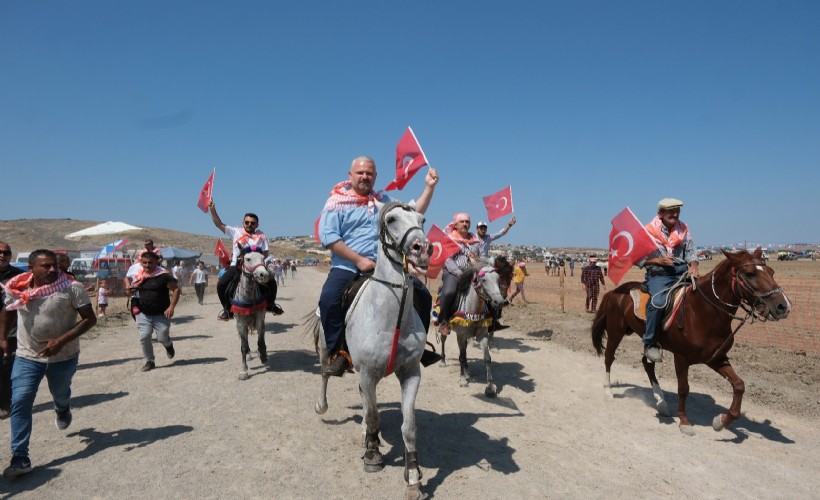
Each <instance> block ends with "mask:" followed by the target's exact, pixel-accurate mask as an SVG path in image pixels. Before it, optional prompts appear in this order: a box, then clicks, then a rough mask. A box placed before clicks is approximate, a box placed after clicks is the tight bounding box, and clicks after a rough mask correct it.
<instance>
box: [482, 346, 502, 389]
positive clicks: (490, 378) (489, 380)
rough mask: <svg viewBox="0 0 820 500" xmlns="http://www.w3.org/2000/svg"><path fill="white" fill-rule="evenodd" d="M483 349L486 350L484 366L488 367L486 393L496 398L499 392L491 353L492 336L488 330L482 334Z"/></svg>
mask: <svg viewBox="0 0 820 500" xmlns="http://www.w3.org/2000/svg"><path fill="white" fill-rule="evenodd" d="M481 349H482V350H483V351H484V367H485V368H486V369H487V387H485V388H484V395H485V396H487V397H488V398H494V397H495V396H496V395H497V394H498V393H497V390H496V387H495V384H494V383H493V368H492V364H493V358H492V356H491V355H490V337H489V334H488V333H487V332H486V331H485V332H484V335H482V336H481Z"/></svg>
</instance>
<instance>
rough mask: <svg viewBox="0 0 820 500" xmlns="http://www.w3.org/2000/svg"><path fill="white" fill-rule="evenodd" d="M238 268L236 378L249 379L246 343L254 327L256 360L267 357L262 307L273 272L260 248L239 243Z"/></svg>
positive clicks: (234, 301)
mask: <svg viewBox="0 0 820 500" xmlns="http://www.w3.org/2000/svg"><path fill="white" fill-rule="evenodd" d="M236 266H237V268H238V269H239V271H240V272H239V282H238V285H237V287H236V291H235V292H234V294H233V298H232V299H231V312H232V313H233V314H234V318H236V331H237V332H238V333H239V339H240V341H241V346H240V350H241V352H242V371H241V372H240V374H239V380H247V379H248V360H250V359H251V348H250V346H249V345H248V334H249V333H253V332H254V331H256V334H257V335H258V340H257V341H256V346H257V348H258V349H259V361H260V362H261V363H262V364H265V363H267V361H268V351H267V346H266V345H265V311H266V309H267V307H268V299H267V293H266V290H265V288H264V286H262V285H264V284H265V283H267V282H268V280H269V279H270V277H271V276H272V273H271V272H270V271H269V270H268V269H267V267H266V266H265V256H264V255H263V254H262V252H261V251H260V249H259V248H257V247H250V246H246V247H244V248H241V247H240V254H239V258H238V259H237V261H236Z"/></svg>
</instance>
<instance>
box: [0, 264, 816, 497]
mask: <svg viewBox="0 0 820 500" xmlns="http://www.w3.org/2000/svg"><path fill="white" fill-rule="evenodd" d="M323 279H324V275H323V274H322V273H321V272H320V271H318V270H316V269H311V268H301V269H300V270H299V275H298V277H297V279H296V280H295V281H292V280H288V281H287V286H286V287H284V288H282V289H281V291H280V301H279V302H280V303H281V304H282V306H283V307H284V308H285V310H286V313H285V315H283V316H281V317H278V318H274V317H272V316H268V327H269V329H270V330H272V331H273V334H272V335H269V336H268V352H269V356H270V359H269V361H268V364H267V368H265V367H262V366H261V365H260V364H259V361H258V358H255V359H254V360H253V362H251V375H252V376H251V379H250V380H248V381H245V382H241V381H239V380H238V379H237V376H238V374H239V342H238V339H237V336H236V332H235V327H234V324H233V323H230V324H227V323H222V322H217V321H215V320H213V318H214V315H215V312H216V306H215V304H216V297H215V296H213V295H211V296H208V297H207V299H206V301H207V304H206V306H199V305H197V304H196V301H195V300H194V299H193V291H192V290H190V289H186V291H185V295H184V300H183V302H181V304H180V306H179V307H178V309H177V317H176V319H175V321H174V325H173V327H172V336H173V337H174V338H175V343H176V350H177V358H176V359H175V360H173V362H170V361H168V360H166V359H165V356H164V351H163V349H162V348H161V347H160V346H157V351H156V352H157V364H158V367H157V369H156V370H154V371H152V372H149V373H140V372H139V367H140V366H141V365H142V360H141V359H140V348H139V344H138V341H137V334H136V330H135V328H134V326H133V323H131V322H130V320H129V323H128V324H127V325H126V326H123V327H104V328H99V329H97V330H96V331H95V332H92V334H91V335H90V336H89V339H87V340H85V341H84V342H83V345H82V353H81V355H80V369H79V371H78V373H77V376H76V377H75V379H74V399H73V403H74V407H75V410H74V422H73V425H72V426H71V427H70V428H69V429H68V430H67V431H58V430H57V429H56V428H55V427H54V424H53V420H54V413H53V411H52V410H51V402H50V397H49V395H48V390H47V388H46V386H45V384H44V385H43V386H41V388H40V393H39V395H38V398H37V401H36V403H35V415H34V430H33V438H32V443H31V458H32V461H33V463H34V466H35V470H34V471H33V472H32V473H31V474H29V475H27V476H24V477H22V478H19V479H17V480H13V481H10V480H5V479H0V493H2V494H4V495H6V496H15V497H21V498H33V497H38V498H43V497H58V496H59V497H62V498H89V497H101V498H112V497H117V498H137V497H140V498H152V497H153V498H157V497H172V498H193V497H204V498H218V497H228V496H232V497H239V498H254V497H275V498H331V499H332V498H351V497H353V498H398V497H399V496H400V495H401V494H402V493H403V488H404V483H403V479H402V450H403V445H402V442H401V433H400V429H399V426H400V423H401V414H400V411H399V406H398V400H399V390H398V384H397V383H396V381H395V378H392V379H388V380H386V381H383V382H382V384H381V385H380V386H379V397H380V401H381V404H380V408H381V410H382V441H383V445H382V452H383V453H384V454H385V459H386V465H387V466H386V467H385V470H383V471H382V472H380V473H375V474H367V473H365V472H364V471H363V470H362V464H361V460H360V455H361V448H360V443H361V437H360V431H361V427H360V424H361V417H360V415H359V411H360V402H359V397H358V393H357V390H356V387H357V384H356V378H355V377H351V376H346V377H345V378H343V379H341V380H340V379H333V380H332V381H331V384H330V390H329V403H330V409H329V410H328V412H327V413H326V414H325V415H323V416H321V417H320V416H318V415H316V414H315V413H314V412H313V404H314V402H315V400H316V396H317V394H318V387H319V376H318V366H317V364H316V363H317V358H316V356H315V354H314V353H313V351H312V346H311V345H310V342H309V339H308V338H307V337H306V336H305V335H304V332H303V330H302V326H301V318H302V317H303V316H304V315H305V314H307V313H308V312H309V311H310V310H311V309H313V308H314V307H315V304H316V301H317V298H318V294H319V288H320V286H321V283H322V281H323ZM526 307H537V306H526ZM92 337H93V338H92ZM254 342H255V340H254ZM497 344H498V347H500V351H499V352H498V353H496V354H495V360H496V365H495V379H496V383H497V384H498V385H499V390H500V394H499V398H497V399H495V400H488V399H486V398H485V397H484V396H483V384H482V383H481V379H482V377H483V373H484V368H483V364H482V362H480V361H478V354H479V351H478V350H476V349H474V348H470V350H469V352H468V355H469V356H470V359H471V371H472V373H473V375H474V377H475V379H476V383H475V384H473V385H471V386H470V387H468V388H459V387H458V367H457V365H456V364H455V363H454V361H455V358H456V352H455V345H454V342H450V343H449V345H448V355H449V357H450V359H451V360H452V361H451V362H450V365H449V366H447V367H445V368H441V367H438V366H434V367H429V368H426V369H424V370H423V373H422V377H423V378H422V385H421V390H420V393H419V398H418V400H417V408H418V410H417V420H418V427H419V439H418V446H419V461H420V464H421V466H422V470H423V472H424V478H423V481H422V482H423V484H424V490H425V491H426V492H427V493H429V494H430V495H431V496H437V497H440V498H459V497H462V498H465V497H473V498H540V497H545V496H546V497H579V496H583V497H607V498H610V497H612V496H613V495H617V496H635V497H655V496H671V495H680V494H681V493H686V494H687V495H692V496H695V497H701V496H703V497H730V496H741V497H749V496H752V497H758V498H772V497H780V498H811V497H816V492H817V490H818V486H820V479H818V477H820V476H818V474H817V471H818V469H817V465H816V464H817V459H818V451H817V450H818V449H820V435H818V431H817V420H816V419H814V420H809V421H807V420H803V419H800V418H799V417H797V416H793V415H790V414H787V413H782V412H779V411H778V409H777V408H768V407H763V406H755V402H754V401H750V400H748V399H747V401H746V402H745V404H744V409H745V411H746V416H745V417H744V418H741V419H740V420H739V421H738V422H737V423H736V424H735V425H734V426H733V427H732V429H730V430H726V431H722V432H719V433H717V432H714V431H713V430H712V429H711V427H710V423H711V420H712V418H713V417H714V415H716V414H717V413H718V412H721V411H725V407H726V405H727V404H728V402H729V394H728V393H727V392H723V393H715V392H714V391H712V392H711V393H710V392H708V391H707V390H705V389H704V388H702V387H699V386H698V385H695V384H693V386H692V395H691V396H690V404H689V407H690V418H691V420H692V421H693V423H694V424H695V428H696V431H697V435H696V436H694V437H685V436H683V435H681V433H680V432H679V431H678V428H677V424H676V422H675V420H674V419H671V418H662V417H659V416H657V414H656V412H655V410H654V409H653V407H652V396H651V392H650V390H649V389H648V387H647V383H646V381H645V375H644V373H643V371H642V370H640V369H637V368H636V367H635V366H634V364H630V363H626V362H622V363H616V367H615V369H614V374H613V378H614V380H613V382H614V383H615V384H616V386H615V387H614V388H613V392H614V398H609V397H606V396H605V395H604V392H603V389H602V387H601V382H602V379H603V367H602V364H603V363H602V362H601V360H600V359H598V358H595V357H593V356H590V355H588V354H585V353H580V352H573V351H570V350H567V349H565V348H563V347H561V346H559V345H557V344H555V343H551V342H548V341H544V340H539V339H536V338H533V337H529V336H527V335H525V334H524V333H523V332H519V331H516V329H515V328H511V329H509V330H506V331H504V332H503V334H502V336H501V338H500V339H498V341H497ZM664 383H665V389H667V390H674V386H673V385H672V382H671V381H670V380H665V381H664ZM669 397H670V400H671V402H672V403H673V404H674V403H675V402H676V396H675V395H674V394H670V395H669ZM713 397H716V398H717V402H716V401H715V399H713ZM8 433H9V431H8V421H3V422H2V423H0V441H2V442H3V444H4V446H5V448H4V449H5V450H6V451H5V452H4V453H2V454H0V459H2V460H3V461H4V465H5V464H6V463H7V462H8V458H9V456H8V454H9V452H8V444H7V443H8V439H9V436H8Z"/></svg>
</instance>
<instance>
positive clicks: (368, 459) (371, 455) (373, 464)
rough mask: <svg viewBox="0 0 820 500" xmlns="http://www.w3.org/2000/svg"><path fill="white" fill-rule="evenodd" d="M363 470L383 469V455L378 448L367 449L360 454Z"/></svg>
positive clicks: (376, 470)
mask: <svg viewBox="0 0 820 500" xmlns="http://www.w3.org/2000/svg"><path fill="white" fill-rule="evenodd" d="M362 460H364V471H365V472H380V471H381V470H382V469H384V457H382V454H381V452H379V450H367V451H366V452H364V456H362Z"/></svg>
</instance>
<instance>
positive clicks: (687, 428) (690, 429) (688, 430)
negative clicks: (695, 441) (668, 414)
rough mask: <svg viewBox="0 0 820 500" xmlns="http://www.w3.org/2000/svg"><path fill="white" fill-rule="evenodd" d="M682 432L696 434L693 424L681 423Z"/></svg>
mask: <svg viewBox="0 0 820 500" xmlns="http://www.w3.org/2000/svg"><path fill="white" fill-rule="evenodd" d="M680 433H681V434H683V435H684V436H694V435H695V428H694V427H692V426H691V425H681V426H680Z"/></svg>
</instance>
